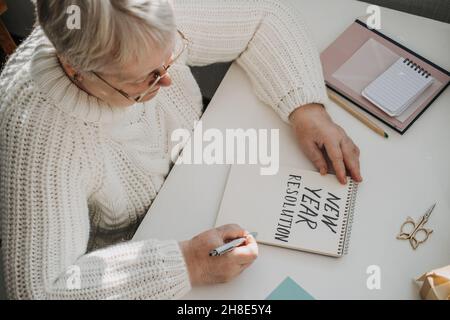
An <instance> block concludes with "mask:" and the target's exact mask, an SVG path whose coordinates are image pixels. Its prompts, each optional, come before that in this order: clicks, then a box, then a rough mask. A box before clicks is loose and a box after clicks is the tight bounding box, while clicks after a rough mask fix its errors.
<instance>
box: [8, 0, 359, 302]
mask: <svg viewBox="0 0 450 320" xmlns="http://www.w3.org/2000/svg"><path fill="white" fill-rule="evenodd" d="M35 2H36V8H37V16H38V21H39V23H38V26H37V27H36V28H35V29H34V31H33V32H32V34H31V35H30V36H29V37H28V38H27V39H26V40H25V41H24V42H23V43H22V45H21V46H20V47H19V48H18V49H17V52H16V53H15V54H14V55H13V56H11V57H10V59H9V61H8V62H7V64H6V65H5V67H4V70H3V72H2V74H1V77H0V96H1V103H0V141H1V149H0V155H1V164H0V165H1V167H0V169H1V170H0V206H1V214H2V226H3V232H2V253H3V260H4V265H5V270H6V286H7V291H8V294H9V297H10V298H27V299H28V298H33V299H61V298H62V299H78V298H81V299H91V298H94V299H97V298H100V299H103V298H132V299H134V298H178V297H181V296H183V295H184V294H185V293H186V292H188V291H189V290H190V288H191V287H192V286H197V285H204V284H212V283H218V282H224V281H228V280H231V279H233V278H234V277H236V276H237V275H239V274H240V273H241V272H242V271H243V270H244V269H245V268H247V267H248V266H249V265H250V264H251V263H252V262H253V261H254V259H255V258H256V256H257V246H256V243H255V240H254V239H253V238H252V237H251V236H250V235H248V233H247V232H246V231H245V230H243V229H241V228H240V227H239V226H236V225H227V226H223V227H220V228H217V229H212V230H209V231H206V232H204V233H202V234H200V235H198V236H196V237H194V238H192V239H191V240H187V241H182V242H177V241H159V240H145V241H139V242H138V241H134V242H132V241H129V240H130V239H131V237H132V236H133V234H134V232H135V230H136V228H137V226H138V225H139V223H140V222H141V221H142V219H143V217H144V215H145V213H146V212H147V210H148V209H149V207H150V205H151V203H152V200H153V199H154V198H155V197H156V195H157V193H158V191H159V190H160V188H161V186H162V184H163V183H164V179H165V178H166V176H167V174H168V172H169V169H170V167H171V165H172V162H171V158H170V150H171V148H172V142H171V141H170V139H169V137H170V135H171V132H172V131H173V130H175V129H177V128H187V129H189V130H192V128H193V125H194V121H195V120H198V119H199V118H200V116H201V110H202V98H201V94H200V90H199V88H198V86H197V84H196V82H195V80H194V78H193V76H192V74H191V73H190V69H189V67H188V65H190V66H202V65H207V64H211V63H214V62H220V61H232V60H236V62H237V63H238V64H239V65H240V66H241V67H242V68H243V69H244V70H245V71H246V72H247V74H248V75H249V77H250V79H251V81H252V83H253V86H254V90H255V92H256V94H257V95H258V97H259V98H260V99H261V100H262V101H264V102H265V103H266V104H268V105H269V106H271V107H272V108H273V109H274V110H275V111H276V112H277V113H278V114H279V116H280V117H281V118H282V119H283V120H284V121H286V122H290V123H291V124H292V127H293V130H294V133H295V134H296V135H297V136H298V139H299V143H300V145H301V146H302V148H303V150H304V152H305V153H306V154H307V156H308V157H309V158H310V159H311V161H313V162H314V164H315V166H316V167H317V169H318V170H319V171H320V172H321V173H323V174H325V173H326V172H327V170H328V169H329V168H327V163H326V161H325V153H327V154H328V156H329V157H330V159H331V160H332V165H333V167H334V170H335V171H336V173H337V177H338V179H339V180H340V181H341V182H342V183H345V182H346V169H347V170H348V172H349V173H350V174H351V176H352V177H353V178H354V179H355V180H357V181H360V180H361V177H360V173H359V150H358V148H357V147H356V146H355V145H354V144H353V142H352V141H351V140H350V138H348V137H347V135H346V134H345V132H344V131H343V130H342V129H341V128H340V127H339V126H337V125H336V124H335V123H333V122H332V120H331V119H330V117H329V116H328V114H327V112H326V110H325V109H324V105H325V103H326V102H327V98H326V91H325V87H324V81H323V78H322V72H321V66H320V61H319V58H318V53H317V51H316V49H315V48H314V46H313V43H312V42H311V40H310V38H309V36H308V34H307V32H306V29H305V26H304V24H303V22H302V21H301V20H300V18H299V17H298V16H297V15H296V14H294V13H293V11H292V10H291V9H290V8H287V7H285V6H284V5H282V4H280V3H279V2H276V1H268V0H255V1H239V0H229V1H223V0H176V1H174V2H173V3H172V4H170V3H168V2H166V1H165V0H104V1H90V0H36V1H35ZM73 4H76V5H78V9H79V13H80V17H81V21H80V22H81V23H80V25H79V26H80V28H77V27H76V23H75V24H73V25H71V24H70V22H71V21H70V20H69V19H73V18H74V17H73V16H71V14H70V13H71V12H74V13H76V12H77V10H75V11H70V10H68V8H69V6H70V5H73ZM68 12H69V14H68ZM175 21H176V24H175ZM71 26H72V27H71ZM74 26H75V27H74ZM237 237H247V241H246V243H245V244H244V245H243V246H241V247H239V248H237V249H236V250H234V251H232V252H230V253H228V254H226V255H223V256H220V257H215V258H211V257H208V254H207V253H208V251H209V250H210V249H212V248H215V247H217V246H218V245H221V244H223V243H224V242H226V241H229V240H230V239H234V238H237Z"/></svg>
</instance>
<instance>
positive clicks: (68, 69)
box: [58, 55, 82, 81]
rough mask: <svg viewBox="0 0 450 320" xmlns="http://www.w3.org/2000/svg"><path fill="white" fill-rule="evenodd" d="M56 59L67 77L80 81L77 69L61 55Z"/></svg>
mask: <svg viewBox="0 0 450 320" xmlns="http://www.w3.org/2000/svg"><path fill="white" fill-rule="evenodd" d="M58 59H59V61H60V63H61V66H62V67H63V69H64V71H65V72H66V74H67V75H68V76H69V78H71V79H75V80H80V81H81V80H82V77H81V75H80V73H79V72H78V71H77V70H75V69H74V68H73V67H72V66H71V65H70V63H68V62H67V60H66V59H65V58H64V57H63V56H60V55H58Z"/></svg>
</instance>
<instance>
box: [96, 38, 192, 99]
mask: <svg viewBox="0 0 450 320" xmlns="http://www.w3.org/2000/svg"><path fill="white" fill-rule="evenodd" d="M177 34H178V35H179V37H180V39H177V40H179V41H177V40H176V41H175V48H174V50H173V53H172V59H171V61H170V63H169V64H163V65H162V66H161V67H160V68H158V69H157V70H156V71H153V72H152V73H151V74H150V75H149V76H150V79H151V80H150V82H149V83H148V88H147V89H145V91H144V92H142V93H141V94H139V95H137V96H136V97H131V96H130V95H129V94H128V93H126V92H124V91H123V90H120V89H118V88H116V87H115V86H113V85H112V84H110V83H109V82H108V81H106V80H105V79H104V78H103V77H101V76H100V75H99V74H98V73H96V72H94V71H92V72H91V74H93V75H94V77H95V78H97V80H100V82H102V83H103V84H105V85H106V86H107V87H109V88H110V89H113V90H114V92H115V93H117V94H115V95H114V96H116V97H117V98H116V99H115V100H116V101H117V103H118V104H122V105H129V104H130V103H132V104H134V103H139V102H141V101H142V100H143V99H144V98H145V96H146V95H147V94H148V93H150V92H151V91H152V90H153V89H154V87H155V86H156V85H157V84H158V83H159V82H160V81H161V80H162V79H164V78H165V77H166V76H167V74H168V73H167V71H168V69H169V68H170V67H171V66H172V65H173V64H174V63H175V62H176V61H177V60H178V59H179V58H180V57H181V56H182V55H183V53H184V51H185V50H186V49H187V47H188V45H189V40H188V39H187V38H186V36H185V35H184V34H183V33H182V32H181V31H180V30H177ZM103 94H105V95H106V96H107V93H106V92H104V93H103ZM119 100H121V101H119Z"/></svg>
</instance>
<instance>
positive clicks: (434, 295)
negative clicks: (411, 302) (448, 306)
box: [416, 265, 450, 300]
mask: <svg viewBox="0 0 450 320" xmlns="http://www.w3.org/2000/svg"><path fill="white" fill-rule="evenodd" d="M416 281H417V282H418V283H419V285H421V288H420V296H421V297H422V299H424V300H450V265H448V266H446V267H443V268H439V269H435V270H432V271H430V272H427V273H425V274H423V275H422V276H421V277H420V278H418V279H417V280H416Z"/></svg>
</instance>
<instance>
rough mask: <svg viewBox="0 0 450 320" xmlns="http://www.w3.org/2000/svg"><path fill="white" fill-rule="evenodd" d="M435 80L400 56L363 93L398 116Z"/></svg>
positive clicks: (385, 109) (383, 108) (388, 111)
mask: <svg viewBox="0 0 450 320" xmlns="http://www.w3.org/2000/svg"><path fill="white" fill-rule="evenodd" d="M432 82H433V77H432V76H430V75H429V74H428V73H426V72H425V71H423V70H422V69H420V68H419V67H416V66H413V65H412V63H411V62H410V61H408V60H406V59H404V58H402V57H401V58H399V59H398V60H397V61H396V62H395V63H394V64H393V65H392V66H391V67H389V68H388V69H387V70H386V71H385V72H383V73H382V74H381V75H380V76H379V77H378V78H377V79H375V81H373V82H372V83H371V84H369V86H367V87H366V88H365V89H364V91H363V92H362V95H363V96H364V97H365V98H367V99H368V100H369V101H371V102H372V103H374V104H375V105H376V106H378V107H379V108H381V109H382V110H383V111H385V112H386V113H387V114H389V115H391V116H398V115H400V114H401V113H402V112H403V111H405V110H406V109H407V107H408V106H409V105H410V104H411V103H412V102H413V101H414V100H416V99H417V97H418V96H419V95H420V94H421V93H422V92H424V91H425V89H426V88H428V87H429V86H430V85H431V83H432Z"/></svg>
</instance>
